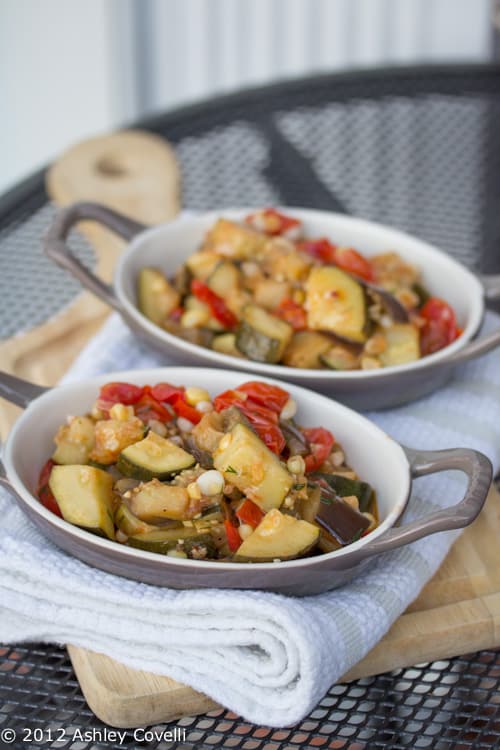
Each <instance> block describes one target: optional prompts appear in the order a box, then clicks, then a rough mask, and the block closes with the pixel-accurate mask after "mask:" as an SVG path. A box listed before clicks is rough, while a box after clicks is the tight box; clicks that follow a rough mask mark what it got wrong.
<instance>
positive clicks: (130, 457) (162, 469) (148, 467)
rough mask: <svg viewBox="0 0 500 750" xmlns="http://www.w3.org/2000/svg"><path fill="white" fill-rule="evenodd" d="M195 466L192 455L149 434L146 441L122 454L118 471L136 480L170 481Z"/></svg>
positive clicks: (161, 438) (168, 441)
mask: <svg viewBox="0 0 500 750" xmlns="http://www.w3.org/2000/svg"><path fill="white" fill-rule="evenodd" d="M194 464H195V459H194V458H193V456H192V455H191V454H190V453H187V451H185V450H183V449H182V448H179V446H178V445H175V443H171V442H170V440H167V439H166V438H163V437H161V436H160V435H157V434H156V433H155V432H149V433H148V435H147V437H145V438H144V440H140V441H139V442H138V443H134V444H133V445H129V447H128V448H125V450H124V451H122V452H121V453H120V456H119V458H118V463H117V469H118V471H121V473H122V474H125V476H127V477H134V479H144V480H148V479H155V478H157V479H168V478H169V477H172V476H174V475H175V474H178V473H179V472H180V471H182V470H183V469H189V468H190V467H191V466H193V465H194Z"/></svg>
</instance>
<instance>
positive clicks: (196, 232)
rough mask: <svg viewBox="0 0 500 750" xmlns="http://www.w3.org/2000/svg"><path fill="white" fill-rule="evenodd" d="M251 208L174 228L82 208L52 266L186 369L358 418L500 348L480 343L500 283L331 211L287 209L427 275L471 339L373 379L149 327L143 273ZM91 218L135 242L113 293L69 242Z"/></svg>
mask: <svg viewBox="0 0 500 750" xmlns="http://www.w3.org/2000/svg"><path fill="white" fill-rule="evenodd" d="M251 210H252V209H249V208H240V209H223V210H219V211H214V212H211V213H208V214H199V215H188V216H181V217H180V218H179V219H176V220H174V221H172V222H170V223H169V224H165V225H162V226H158V227H154V228H149V229H148V228H145V227H144V226H142V225H140V224H137V223H136V222H134V221H132V220H131V219H129V218H127V217H124V216H121V215H120V214H117V213H116V212H113V211H111V210H110V209H107V208H105V207H103V206H100V205H98V204H88V203H80V204H74V205H73V206H70V207H68V208H67V209H63V210H62V211H61V212H60V214H59V215H58V216H57V217H56V219H55V221H54V223H53V225H52V227H51V228H50V230H49V232H48V234H47V237H46V240H45V250H46V252H47V254H48V255H49V257H50V258H52V259H53V260H54V261H55V262H56V263H58V264H59V265H61V266H62V267H64V268H65V269H66V270H68V271H70V273H72V274H73V275H74V276H76V277H77V278H78V279H79V280H80V281H81V282H82V284H83V285H84V286H86V287H87V288H88V289H90V290H91V291H92V292H94V293H95V294H96V295H97V296H99V297H100V298H101V299H103V300H104V301H105V302H106V303H107V304H109V305H111V306H112V307H113V308H115V309H116V310H117V311H118V312H119V313H120V314H121V315H122V317H123V318H124V320H125V322H126V323H127V324H128V325H129V326H130V327H131V328H132V330H134V332H136V333H137V334H139V335H140V336H141V337H143V338H145V339H146V340H147V341H148V342H149V343H150V344H152V345H154V346H155V347H157V348H158V349H160V350H161V351H162V352H164V353H166V354H167V355H168V356H169V357H170V358H171V359H173V360H174V361H175V360H177V361H178V362H179V363H180V364H190V365H209V366H219V367H230V368H232V369H239V370H243V371H247V372H252V373H254V374H256V375H267V376H270V377H278V378H283V379H285V380H287V381H290V382H293V383H297V384H298V385H303V386H306V387H308V388H314V389H315V390H319V391H322V392H324V393H328V394H330V395H333V396H335V398H337V399H339V400H341V401H343V402H344V403H347V404H348V405H350V406H354V407H355V408H359V409H366V408H372V409H373V408H383V407H387V406H392V405H396V404H400V403H404V402H407V401H410V400H412V399H414V398H417V397H419V396H422V395H424V394H425V393H428V392H430V391H432V390H434V389H435V388H437V387H439V386H440V385H442V384H443V383H444V382H445V381H446V379H447V378H448V377H449V376H450V375H451V373H452V371H453V368H454V367H455V366H457V365H458V364H460V363H462V362H465V361H467V360H469V359H472V358H474V357H477V356H480V355H481V354H484V353H485V352H487V351H490V350H491V349H492V348H494V347H496V346H498V345H499V344H500V330H498V331H495V332H494V333H493V334H490V335H489V336H487V337H485V338H482V339H478V340H476V341H472V339H474V337H475V336H476V335H477V333H478V330H479V327H480V325H481V321H482V319H483V315H484V310H485V302H486V301H487V300H496V299H500V277H494V276H493V277H483V279H481V280H480V279H479V278H478V277H476V276H475V275H474V274H473V273H471V272H470V271H468V270H467V269H466V268H465V267H464V266H462V265H461V264H460V263H458V262H457V261H455V260H453V259H452V258H451V257H449V256H448V255H446V254H444V253H442V252H440V251H439V250H438V249H437V248H435V247H433V246H431V245H429V244H427V243H425V242H422V241H421V240H418V239H416V238H415V237H412V236H410V235H408V234H405V233H404V232H400V231H397V230H395V229H391V228H389V227H386V226H382V225H380V224H375V223H373V222H369V221H364V220H362V219H356V218H352V217H348V216H344V215H340V214H334V213H328V212H325V211H314V210H309V209H300V208H282V209H280V210H282V211H284V212H288V213H290V214H291V215H293V216H295V217H297V218H299V219H300V220H301V221H302V222H303V225H304V232H305V235H306V236H310V237H321V236H326V237H328V238H330V239H331V240H332V241H333V242H334V243H337V244H341V245H348V246H352V247H355V248H357V249H358V250H360V251H361V252H363V253H364V254H366V255H367V256H368V257H370V256H372V255H374V254H377V253H381V252H386V251H389V250H395V251H397V252H398V253H399V254H400V255H401V256H402V257H403V258H405V259H406V260H408V261H409V262H410V263H413V264H415V265H416V266H417V267H418V268H419V269H420V270H421V272H422V278H423V283H424V285H425V286H426V287H427V288H428V289H429V291H430V293H431V294H432V295H434V296H438V297H442V298H444V299H445V300H447V301H448V302H449V303H450V304H451V305H452V307H453V308H454V310H455V311H456V314H457V319H458V323H459V325H460V327H461V328H462V329H463V333H462V335H461V336H460V337H459V338H458V339H457V340H456V341H454V342H453V343H452V344H451V345H449V346H448V347H446V348H445V349H442V350H441V351H438V352H436V353H434V354H432V355H430V356H426V357H423V358H422V359H420V360H417V361H415V362H411V363H409V364H406V365H399V366H397V367H386V368H381V369H378V370H377V369H374V370H352V371H335V370H307V369H302V368H292V367H286V366H284V365H271V364H264V363H260V362H253V361H250V360H247V359H240V358H236V357H232V356H229V355H226V354H220V353H219V352H215V351H213V350H212V349H207V348H205V347H201V346H198V345H196V344H192V343H190V342H188V341H185V340H183V339H181V338H179V337H177V336H174V335H173V334H171V333H168V332H167V331H165V330H163V329H162V328H160V327H159V326H156V325H154V324H153V323H151V321H149V320H148V319H147V318H146V317H145V316H144V315H142V313H140V312H139V310H138V308H137V300H136V282H137V274H138V272H139V270H140V269H141V268H143V267H144V266H148V265H151V266H157V267H159V268H161V269H162V270H163V271H164V273H165V274H166V275H167V276H172V275H173V274H174V272H175V270H176V269H177V268H178V267H179V266H180V265H181V264H182V263H183V262H184V261H185V260H186V258H187V257H188V256H189V255H191V254H192V253H193V252H195V251H196V250H197V248H198V247H199V246H200V243H201V241H202V239H203V237H204V235H205V233H206V231H207V230H208V229H209V228H210V227H211V226H212V225H213V224H214V222H215V221H216V219H217V218H219V217H220V216H224V217H227V218H229V219H233V220H241V219H242V218H243V217H244V216H245V215H246V214H247V213H248V212H249V211H251ZM82 219H94V220H97V221H100V222H102V223H104V224H105V225H106V226H108V227H109V228H111V229H112V230H114V231H116V232H118V233H119V234H121V235H122V236H124V237H125V238H126V239H129V240H131V241H130V243H129V245H128V247H127V248H126V249H125V251H124V253H123V255H122V256H121V259H120V261H119V263H118V267H117V269H116V274H115V283H114V287H111V286H109V285H107V284H104V283H103V282H102V281H100V280H99V279H98V278H97V277H96V276H94V275H93V274H92V273H91V272H90V271H88V270H87V269H85V268H84V267H83V266H82V265H81V264H80V263H79V261H78V260H77V259H76V258H75V257H74V256H73V255H72V254H71V252H70V250H69V248H68V247H67V245H66V244H65V239H66V237H67V234H68V232H69V231H70V229H71V227H72V226H73V224H75V223H76V222H78V221H80V220H82Z"/></svg>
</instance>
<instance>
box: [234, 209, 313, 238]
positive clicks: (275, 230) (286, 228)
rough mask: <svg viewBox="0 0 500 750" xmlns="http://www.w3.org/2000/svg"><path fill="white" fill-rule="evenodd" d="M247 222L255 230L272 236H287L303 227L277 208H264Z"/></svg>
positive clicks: (248, 218)
mask: <svg viewBox="0 0 500 750" xmlns="http://www.w3.org/2000/svg"><path fill="white" fill-rule="evenodd" d="M245 221H246V223H247V224H250V225H251V226H253V227H254V228H255V229H258V230H259V231H261V232H265V233H266V234H270V235H272V236H275V235H278V234H287V233H290V232H292V231H295V230H298V229H299V228H300V227H301V226H302V222H301V221H299V219H294V218H292V217H291V216H285V214H282V213H280V212H279V211H277V210H276V209H275V208H263V209H262V210H261V211H256V212H255V213H253V214H249V215H248V216H247V217H246V219H245Z"/></svg>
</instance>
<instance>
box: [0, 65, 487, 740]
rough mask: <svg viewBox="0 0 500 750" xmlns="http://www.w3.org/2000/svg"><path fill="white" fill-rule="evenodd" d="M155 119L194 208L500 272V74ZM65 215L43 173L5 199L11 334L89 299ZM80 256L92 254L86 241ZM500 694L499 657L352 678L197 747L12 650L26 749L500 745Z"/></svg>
mask: <svg viewBox="0 0 500 750" xmlns="http://www.w3.org/2000/svg"><path fill="white" fill-rule="evenodd" d="M138 125H139V126H140V127H144V128H147V129H150V130H151V131H153V132H156V133H159V134H161V135H163V136H165V137H167V138H168V139H169V140H170V142H171V143H172V144H173V146H174V148H175V150H176V154H177V157H178V159H179V161H180V164H181V169H182V174H183V180H184V183H183V192H184V195H183V202H184V205H185V206H187V207H189V208H194V209H209V208H214V207H220V206H230V205H233V206H235V205H248V206H252V205H255V206H258V205H263V204H279V203H281V204H288V205H302V206H309V207H317V208H322V209H333V210H337V211H346V212H349V213H353V214H357V215H359V216H363V217H365V218H368V219H373V220H376V221H381V222H385V223H389V224H392V225H393V226H396V227H398V228H400V229H403V230H406V231H410V232H412V233H415V234H417V235H419V236H420V237H422V238H423V239H426V240H428V241H430V242H433V243H436V244H438V245H439V246H440V247H442V248H443V249H445V250H446V251H448V252H449V253H451V254H452V255H454V256H456V257H457V258H459V259H460V260H462V261H463V262H464V263H466V264H467V265H468V266H469V267H472V268H475V269H481V270H483V271H497V272H498V271H499V270H500V211H499V210H498V201H499V197H500V66H495V65H491V66H466V67H464V66H461V67H456V66H453V67H427V68H412V69H399V70H382V71H373V72H363V73H348V74H342V75H336V76H317V77H314V78H310V79H306V80H304V79H302V80H300V81H295V82H290V83H286V84H280V85H275V86H268V87H266V88H263V89H259V90H252V91H247V92H243V93H241V94H236V95H231V96H228V97H222V98H218V99H215V100H212V101H209V102H204V103H202V104H200V105H196V106H193V107H189V108H186V109H183V110H179V111H176V112H173V113H169V114H166V115H161V116H159V117H156V118H154V119H149V120H147V121H144V122H141V123H138ZM53 211H54V209H53V207H52V206H51V205H50V203H49V202H48V200H47V196H46V194H45V191H44V183H43V172H41V173H38V174H36V175H34V176H33V177H32V178H30V179H29V180H27V181H25V182H23V183H22V184H20V185H19V186H17V187H16V188H15V189H14V190H12V191H11V192H10V193H8V194H7V195H5V196H4V197H3V198H1V199H0V299H1V300H2V313H1V316H0V338H5V337H8V336H11V335H12V334H14V333H16V332H17V331H19V330H21V329H22V328H31V327H32V326H34V325H35V324H37V323H40V322H42V321H43V320H45V319H47V318H48V317H50V316H51V315H53V314H54V313H55V312H57V311H58V310H59V309H61V308H62V307H63V306H64V305H66V304H67V303H68V302H69V301H70V300H71V299H72V298H73V296H74V295H75V294H76V292H77V291H78V289H77V287H76V285H72V283H71V281H69V279H68V276H67V275H65V274H63V272H61V271H59V270H58V269H57V268H55V266H52V265H50V264H49V263H48V262H47V261H45V259H44V258H43V256H42V254H41V249H40V235H41V233H42V231H43V230H44V229H45V227H46V226H47V224H48V222H49V220H50V217H51V215H52V213H53ZM79 252H80V257H81V258H82V260H83V261H84V262H86V263H89V264H92V258H93V255H92V250H91V248H90V247H89V246H88V245H87V244H86V243H85V241H84V240H83V239H82V238H80V240H79ZM34 266H36V268H37V274H36V280H34V278H33V275H32V273H31V271H30V269H32V268H33V267H34ZM499 688H500V655H499V654H497V653H495V652H491V651H484V652H481V653H479V654H475V655H468V656H462V657H459V658H456V659H452V660H447V661H439V662H434V663H433V664H427V665H420V666H418V667H414V668H411V669H404V670H401V669H400V670H397V671H395V672H392V673H390V674H386V675H381V676H379V677H372V678H366V679H363V680H358V681H357V682H353V683H350V684H348V685H336V686H334V687H333V688H332V689H331V690H330V691H329V693H328V694H327V695H326V696H325V698H324V699H323V701H322V702H321V703H320V705H319V706H318V707H317V708H316V709H315V710H314V711H313V712H312V714H311V715H310V716H309V717H307V718H306V719H305V720H304V721H303V722H301V723H300V724H299V725H298V726H297V727H294V728H292V729H284V730H279V731H277V730H271V729H268V728H264V727H255V726H251V725H249V724H247V723H245V722H243V721H241V720H240V719H238V717H236V716H234V715H233V714H230V713H228V712H224V711H219V712H213V713H211V714H208V715H207V716H203V717H198V718H187V719H182V720H180V721H179V722H177V726H178V727H180V728H181V729H185V730H186V731H185V737H184V738H183V739H182V740H180V741H179V740H178V739H174V740H171V739H169V738H168V734H164V736H163V738H159V735H160V734H162V732H163V733H164V732H166V731H167V730H168V729H169V727H168V726H166V725H165V726H162V727H156V728H155V729H156V736H153V737H151V736H148V739H141V737H137V736H135V737H134V733H133V732H132V731H129V732H128V733H127V735H126V738H125V740H124V742H123V743H122V744H119V743H118V741H117V742H113V741H110V740H109V738H108V739H105V740H103V739H102V737H103V736H104V735H103V734H102V730H103V728H104V727H103V725H102V724H101V723H100V722H99V721H97V720H96V718H95V717H94V715H93V714H92V713H91V711H90V710H89V709H88V708H87V706H86V704H85V701H84V699H83V696H82V695H81V692H80V690H79V687H78V684H77V682H76V680H75V677H74V674H73V672H72V669H71V665H70V662H69V660H68V658H67V655H66V652H65V651H64V650H61V649H60V648H56V647H53V646H45V645H44V646H40V645H26V644H24V645H22V646H18V647H15V648H12V647H5V648H3V649H1V650H0V730H1V729H2V728H3V727H7V726H8V727H12V728H14V729H16V730H17V732H18V739H17V740H16V742H15V743H13V744H10V745H7V744H6V745H5V747H14V748H17V747H19V748H23V747H33V748H38V747H54V748H58V747H59V748H72V749H73V750H90V749H91V748H92V749H94V748H104V747H107V748H119V747H131V748H132V747H142V746H144V747H157V748H170V747H178V748H202V749H205V748H214V747H216V748H218V747H224V748H241V750H285V748H286V749H288V748H295V747H301V748H318V747H319V748H320V747H325V748H346V749H347V748H349V749H350V750H354V749H356V750H359V749H360V748H364V747H370V748H427V747H432V748H438V749H439V750H441V749H443V750H444V749H447V750H448V749H449V748H450V749H451V748H486V747H500V690H499ZM24 727H26V728H27V730H31V732H29V731H28V734H26V733H25V734H23V733H22V729H23V728H24ZM62 727H64V728H65V732H66V733H65V735H64V736H63V735H62V734H61V728H62ZM35 729H36V730H37V731H36V732H35ZM170 729H172V727H170ZM49 730H50V731H49ZM86 732H89V733H88V734H85V733H86ZM0 734H1V731H0ZM24 740H26V741H24ZM0 747H1V741H0Z"/></svg>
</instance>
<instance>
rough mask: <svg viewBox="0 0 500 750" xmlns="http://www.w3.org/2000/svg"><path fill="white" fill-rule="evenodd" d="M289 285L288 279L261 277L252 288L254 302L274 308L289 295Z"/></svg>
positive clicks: (269, 308) (267, 307)
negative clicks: (279, 279)
mask: <svg viewBox="0 0 500 750" xmlns="http://www.w3.org/2000/svg"><path fill="white" fill-rule="evenodd" d="M290 294H291V286H290V283H289V282H288V281H275V280H274V279H261V280H260V281H258V282H257V283H256V285H255V288H254V300H255V304H257V305H259V306H260V307H265V308H266V309H267V310H274V309H275V308H276V307H278V305H279V304H280V303H281V302H283V300H284V299H286V298H287V297H290Z"/></svg>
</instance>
